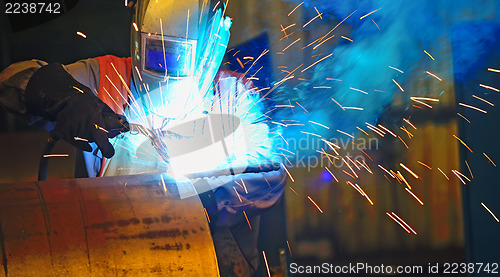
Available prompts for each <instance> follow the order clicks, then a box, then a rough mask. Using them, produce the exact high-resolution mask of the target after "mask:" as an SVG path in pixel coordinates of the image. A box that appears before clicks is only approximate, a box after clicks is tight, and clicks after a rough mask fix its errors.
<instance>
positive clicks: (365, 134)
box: [356, 126, 370, 136]
mask: <svg viewBox="0 0 500 277" xmlns="http://www.w3.org/2000/svg"><path fill="white" fill-rule="evenodd" d="M356 128H357V129H358V130H360V131H361V132H363V133H364V134H365V135H367V136H370V134H368V133H367V132H365V130H363V129H361V128H359V127H358V126H356Z"/></svg>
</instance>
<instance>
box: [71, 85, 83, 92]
mask: <svg viewBox="0 0 500 277" xmlns="http://www.w3.org/2000/svg"><path fill="white" fill-rule="evenodd" d="M73 88H74V89H76V90H78V91H79V92H80V93H84V92H83V90H81V89H79V88H77V87H75V86H73Z"/></svg>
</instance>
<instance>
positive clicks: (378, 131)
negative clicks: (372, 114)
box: [365, 122, 385, 137]
mask: <svg viewBox="0 0 500 277" xmlns="http://www.w3.org/2000/svg"><path fill="white" fill-rule="evenodd" d="M365 124H366V126H367V127H368V128H369V129H370V130H372V131H374V132H375V133H377V134H379V135H381V136H382V137H383V136H384V135H385V132H384V131H383V130H380V129H379V128H377V127H375V126H373V125H371V124H370V123H368V122H365Z"/></svg>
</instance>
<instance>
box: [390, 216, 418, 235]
mask: <svg viewBox="0 0 500 277" xmlns="http://www.w3.org/2000/svg"><path fill="white" fill-rule="evenodd" d="M391 214H392V215H393V216H395V217H397V218H398V219H399V220H400V221H401V222H403V224H404V225H406V227H408V229H410V230H411V231H412V233H414V234H415V235H416V234H417V232H415V230H413V229H412V228H411V227H410V225H408V224H407V223H406V222H405V221H404V220H402V219H401V218H400V217H399V216H398V215H397V214H396V213H394V212H391Z"/></svg>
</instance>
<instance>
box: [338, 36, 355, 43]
mask: <svg viewBox="0 0 500 277" xmlns="http://www.w3.org/2000/svg"><path fill="white" fill-rule="evenodd" d="M340 37H341V38H343V39H345V40H348V41H350V42H353V40H352V39H350V38H348V37H344V36H340Z"/></svg>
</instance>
